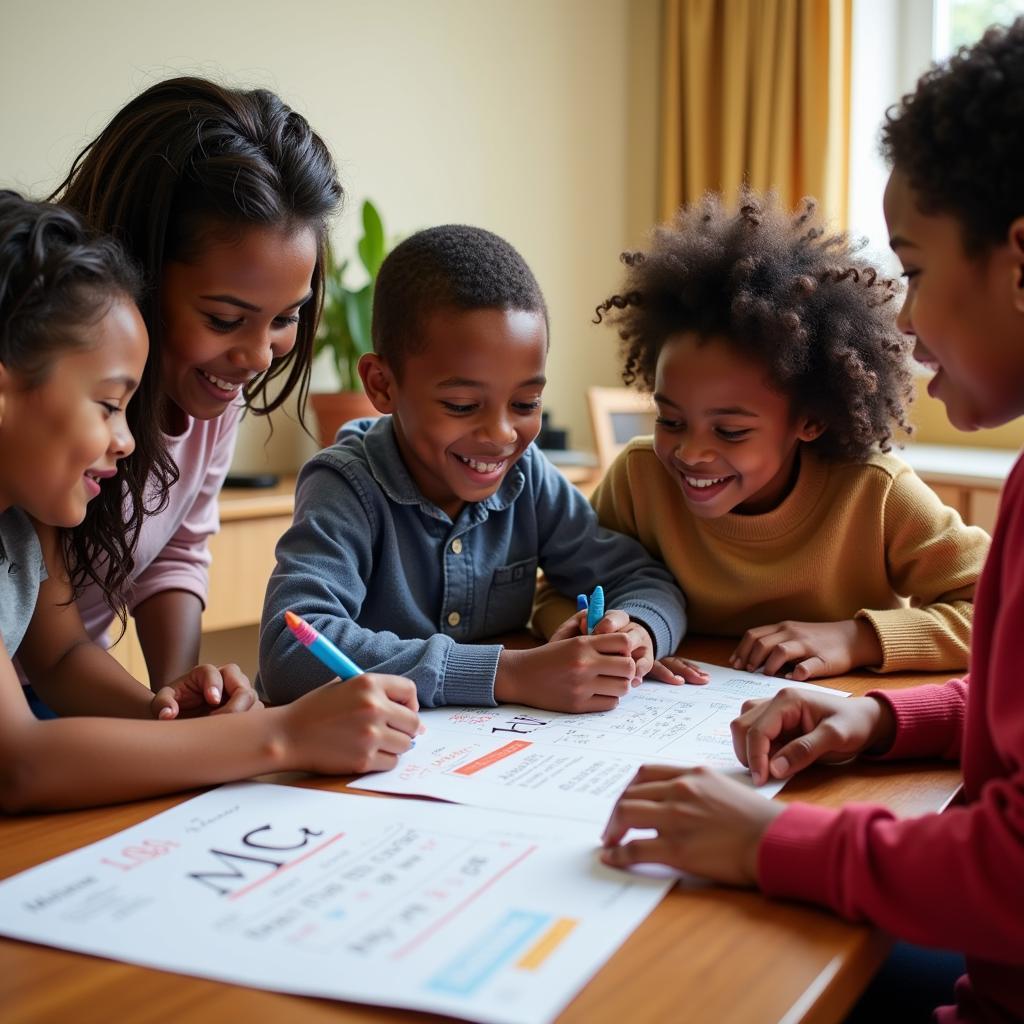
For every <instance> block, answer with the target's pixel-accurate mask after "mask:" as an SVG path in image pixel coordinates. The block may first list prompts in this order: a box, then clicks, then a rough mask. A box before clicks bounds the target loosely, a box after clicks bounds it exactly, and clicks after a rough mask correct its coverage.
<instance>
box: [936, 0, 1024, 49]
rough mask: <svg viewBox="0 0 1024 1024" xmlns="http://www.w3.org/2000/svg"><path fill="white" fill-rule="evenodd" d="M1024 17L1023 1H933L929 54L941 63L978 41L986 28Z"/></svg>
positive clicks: (1007, 23) (1006, 23)
mask: <svg viewBox="0 0 1024 1024" xmlns="http://www.w3.org/2000/svg"><path fill="white" fill-rule="evenodd" d="M1022 14H1024V0H935V18H934V21H933V22H932V52H933V54H934V57H935V59H936V60H944V59H945V58H946V57H948V56H949V55H950V54H951V53H953V52H954V51H956V50H957V49H959V47H961V46H969V45H970V44H971V43H973V42H974V41H975V40H977V39H980V38H981V36H982V34H983V33H984V31H985V29H987V28H988V27H989V26H990V25H1009V24H1010V22H1011V21H1013V20H1014V18H1018V17H1020V16H1021V15H1022Z"/></svg>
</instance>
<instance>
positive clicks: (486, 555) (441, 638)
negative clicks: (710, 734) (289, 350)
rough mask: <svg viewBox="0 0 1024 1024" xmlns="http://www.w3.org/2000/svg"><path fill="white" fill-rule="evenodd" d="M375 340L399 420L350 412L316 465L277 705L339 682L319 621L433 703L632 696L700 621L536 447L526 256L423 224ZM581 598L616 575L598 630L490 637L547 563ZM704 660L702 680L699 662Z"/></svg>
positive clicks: (521, 616)
mask: <svg viewBox="0 0 1024 1024" xmlns="http://www.w3.org/2000/svg"><path fill="white" fill-rule="evenodd" d="M373 341H374V352H373V353H372V354H369V355H365V356H363V357H362V360H361V361H360V365H359V371H360V376H361V377H362V380H363V384H364V386H365V389H366V393H367V395H368V396H369V398H370V400H371V401H372V402H373V404H374V406H375V408H377V409H378V410H379V411H380V412H381V413H383V414H384V415H383V416H382V417H381V418H380V419H378V420H363V421H358V422H356V423H354V424H349V425H347V426H346V427H345V428H343V429H342V430H341V431H340V432H339V436H338V440H337V442H336V443H335V444H334V445H333V446H331V447H330V448H326V449H324V450H323V451H321V452H320V453H319V454H317V455H316V456H314V457H313V459H312V460H310V462H309V463H307V465H306V466H305V467H304V468H303V470H302V472H301V474H300V475H299V479H298V484H297V488H296V495H295V518H294V522H293V525H292V526H291V528H290V529H289V530H288V531H287V532H286V533H285V535H284V536H283V537H282V538H281V541H280V542H279V544H278V546H277V568H276V569H275V571H274V573H273V575H272V576H271V579H270V584H269V587H268V590H267V595H266V602H265V605H264V609H263V622H262V626H261V629H260V680H261V685H262V688H263V690H264V692H265V694H266V695H267V696H268V697H269V698H270V700H272V701H274V702H275V703H282V702H286V701H290V700H294V699H295V698H296V697H298V696H300V695H301V694H303V693H306V692H308V691H309V690H311V689H313V688H314V687H317V686H321V685H323V684H324V683H326V682H328V680H329V679H330V677H331V674H330V672H329V670H327V669H326V668H324V667H323V666H322V665H321V664H320V662H319V661H318V660H317V659H315V658H312V657H310V656H309V653H308V652H307V651H305V650H302V649H301V646H300V645H299V643H298V642H297V641H296V639H295V638H294V637H293V636H292V634H291V632H290V631H289V630H288V629H287V628H286V626H285V623H284V612H285V611H286V610H288V609H291V610H292V611H294V612H296V613H297V614H298V615H301V616H302V617H303V618H304V619H305V620H306V621H307V622H309V624H310V625H312V626H313V627H314V628H315V629H317V630H319V632H320V633H322V634H323V635H324V636H326V637H328V638H329V639H330V640H332V641H333V642H334V643H335V644H337V646H338V647H340V648H341V649H342V650H343V651H345V653H346V654H348V655H349V656H350V657H351V658H352V659H353V661H355V662H356V664H358V665H360V666H361V667H362V668H364V669H365V670H367V671H375V672H389V673H394V674H398V675H404V676H407V677H408V678H410V679H412V680H413V681H414V682H415V683H416V687H417V690H418V692H419V700H420V704H421V705H422V706H424V707H434V706H437V705H440V704H478V705H493V704H495V703H496V702H514V703H522V704H530V705H533V706H535V707H541V708H548V709H551V710H563V711H601V710H607V709H608V708H611V707H614V706H615V704H616V703H617V701H618V698H619V697H621V696H622V695H623V694H625V693H626V692H628V689H629V687H630V685H631V684H635V683H637V682H639V680H640V678H642V677H643V676H644V675H645V674H648V673H651V674H652V675H654V676H655V677H656V678H659V679H661V680H662V681H665V682H671V683H681V682H683V681H684V677H682V676H677V675H673V674H672V673H671V672H670V671H669V670H668V669H667V668H664V667H662V666H655V659H656V658H658V657H661V656H663V655H665V654H670V653H672V652H673V651H674V650H675V648H676V646H677V645H678V644H679V642H680V640H681V639H682V636H683V633H684V631H685V622H686V620H685V609H684V600H683V595H682V593H681V592H680V591H679V589H678V588H677V586H676V584H675V582H674V580H673V578H672V575H671V574H670V573H669V572H668V571H667V570H666V569H665V567H664V566H663V565H662V564H661V563H660V562H658V561H656V560H655V559H653V558H652V557H651V556H650V555H648V553H647V552H646V551H645V549H644V548H643V547H642V546H641V545H640V544H639V543H638V542H637V541H635V540H633V539H632V538H629V537H626V536H624V535H622V534H618V533H613V532H612V531H610V530H607V529H604V528H602V527H601V526H599V525H598V523H597V519H596V517H595V515H594V512H593V510H592V509H591V507H590V505H589V503H588V502H587V501H586V500H585V499H584V498H583V496H582V495H581V494H580V493H579V491H577V490H576V489H575V488H574V487H573V486H572V485H571V484H569V483H568V482H567V481H566V480H565V478H564V477H563V476H562V475H561V474H560V473H559V472H558V471H557V470H556V469H555V468H554V467H553V466H552V465H551V464H550V463H549V462H548V461H547V459H546V458H545V457H544V456H543V455H542V454H541V452H540V451H539V449H538V448H537V447H536V446H535V445H534V444H533V440H534V438H535V437H536V436H537V433H538V431H539V429H540V413H541V394H542V392H543V389H544V383H545V378H544V364H545V361H546V358H547V349H548V325H547V309H546V306H545V303H544V299H543V296H542V295H541V291H540V288H539V286H538V285H537V282H536V280H535V278H534V276H533V274H532V273H531V272H530V269H529V267H527V265H526V263H525V262H524V261H523V259H522V257H521V256H520V255H519V254H518V253H517V252H516V251H515V249H513V248H512V246H511V245H509V244H508V243H507V242H505V241H504V240H503V239H501V238H499V237H497V236H496V235H493V234H491V233H490V232H488V231H483V230H481V229H479V228H472V227H465V226H459V225H450V226H445V227H438V228H432V229H429V230H427V231H421V232H418V233H417V234H415V235H413V236H412V237H410V238H408V239H406V240H405V241H404V242H402V243H401V244H400V245H399V246H398V247H397V248H395V250H394V251H393V252H392V253H391V254H390V255H389V256H388V258H387V259H386V260H385V261H384V264H383V266H382V267H381V269H380V273H379V275H378V278H377V284H376V296H375V301H374V310H373ZM538 567H540V568H542V569H543V570H544V572H545V575H546V576H547V579H548V580H549V581H550V582H551V583H552V585H554V586H555V587H556V588H558V589H560V590H562V591H564V592H565V593H567V594H576V593H577V592H584V591H585V592H588V593H589V592H590V591H591V590H592V589H593V587H594V586H595V585H597V584H599V583H600V584H602V585H603V586H604V588H605V591H606V594H607V603H608V607H609V608H611V609H614V610H613V611H610V612H609V613H608V614H607V615H606V616H605V618H604V619H603V620H602V622H601V623H600V625H599V627H598V628H597V629H596V630H595V633H594V635H589V636H587V635H580V628H579V619H578V617H573V618H572V619H570V620H568V621H567V622H566V623H565V625H564V626H563V628H562V629H560V630H559V631H558V633H557V634H556V635H555V636H554V637H552V639H551V641H549V642H548V643H547V644H545V645H544V646H542V647H538V648H535V649H532V650H510V649H508V648H505V647H503V646H502V645H501V644H500V643H493V642H492V643H486V642H484V643H482V642H481V641H486V640H487V639H488V638H493V637H496V636H499V635H501V634H506V633H509V632H512V631H515V630H522V629H524V628H525V627H526V625H527V623H528V621H529V617H530V609H531V606H532V602H533V594H534V588H535V585H536V577H537V569H538ZM686 670H690V671H693V672H694V674H695V678H696V677H697V676H698V675H699V670H697V669H695V668H693V669H684V671H686Z"/></svg>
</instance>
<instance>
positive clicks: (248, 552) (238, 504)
mask: <svg viewBox="0 0 1024 1024" xmlns="http://www.w3.org/2000/svg"><path fill="white" fill-rule="evenodd" d="M294 491H295V480H294V479H288V480H285V481H283V482H282V483H281V484H279V485H278V486H277V487H274V488H268V489H267V490H248V489H243V488H229V487H226V488H224V490H223V491H221V496H220V522H221V528H220V532H219V533H216V534H214V536H212V537H211V538H210V555H211V557H212V559H213V561H212V564H211V566H210V591H209V596H208V599H207V602H206V612H205V613H204V614H203V643H202V649H201V652H200V657H201V659H202V660H204V661H211V662H214V663H215V664H220V663H222V662H225V661H236V662H238V664H239V665H241V667H242V670H243V671H244V672H246V673H247V674H248V675H249V676H250V677H252V676H253V675H254V673H255V665H256V643H257V627H258V626H259V622H260V616H261V614H262V613H263V595H264V593H265V592H266V589H267V580H269V579H270V574H271V573H272V572H273V571H274V548H275V546H276V544H277V541H278V538H279V537H280V536H281V534H283V533H284V531H285V530H287V529H288V527H289V526H290V525H291V522H292V509H293V507H294V504H295V498H294ZM110 653H111V654H112V655H113V656H114V657H115V658H116V659H117V660H118V661H119V662H120V663H121V664H122V665H124V667H125V668H126V669H127V670H128V671H129V672H131V673H132V675H134V676H135V677H136V678H137V679H141V680H143V681H146V680H148V673H147V672H146V662H145V659H144V658H143V656H142V648H141V647H140V646H139V641H138V636H137V635H136V633H135V624H134V622H133V621H132V620H131V619H129V620H128V630H127V631H126V633H125V635H124V636H123V637H122V638H121V640H120V641H119V642H118V643H117V644H116V645H115V646H114V647H112V648H111V649H110Z"/></svg>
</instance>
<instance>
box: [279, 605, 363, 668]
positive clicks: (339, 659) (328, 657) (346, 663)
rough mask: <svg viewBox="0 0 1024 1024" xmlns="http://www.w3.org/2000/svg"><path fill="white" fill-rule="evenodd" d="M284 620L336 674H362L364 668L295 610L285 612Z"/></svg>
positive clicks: (299, 639)
mask: <svg viewBox="0 0 1024 1024" xmlns="http://www.w3.org/2000/svg"><path fill="white" fill-rule="evenodd" d="M284 621H285V622H286V623H288V628H289V629H290V630H291V631H292V632H293V633H294V634H295V637H296V639H297V640H298V641H299V643H300V644H302V645H303V646H304V647H305V648H306V650H308V651H309V652H310V654H315V655H316V656H317V657H318V658H319V659H320V661H322V662H323V663H324V664H325V665H326V666H327V667H328V668H329V669H330V670H331V671H332V672H333V673H335V675H337V676H339V677H340V678H342V679H351V678H352V677H353V676H361V675H362V674H363V670H362V669H361V668H360V667H359V666H358V665H357V664H356V663H355V662H354V661H353V660H352V659H351V658H349V657H348V656H347V655H344V654H342V653H341V651H339V650H338V648H337V647H335V646H334V644H332V643H331V641H330V640H328V639H327V637H325V636H321V635H320V633H318V632H317V631H316V630H315V629H314V628H313V627H312V626H311V625H310V624H309V623H308V622H307V621H306V620H305V619H303V618H300V617H299V616H298V615H296V614H295V612H285V613H284Z"/></svg>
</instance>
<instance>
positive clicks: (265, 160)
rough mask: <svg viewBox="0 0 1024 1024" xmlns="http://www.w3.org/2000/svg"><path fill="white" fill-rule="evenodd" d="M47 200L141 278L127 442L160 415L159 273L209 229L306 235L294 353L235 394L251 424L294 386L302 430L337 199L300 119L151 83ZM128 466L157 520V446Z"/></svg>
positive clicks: (162, 487) (278, 104)
mask: <svg viewBox="0 0 1024 1024" xmlns="http://www.w3.org/2000/svg"><path fill="white" fill-rule="evenodd" d="M50 198H51V199H55V200H57V201H58V202H60V203H61V204H62V205H65V206H69V207H72V208H73V209H75V210H77V211H78V212H79V213H80V214H81V215H82V216H83V217H84V218H85V219H86V221H88V223H89V224H91V225H92V226H93V227H94V228H96V229H97V230H98V231H104V232H108V233H110V234H112V235H113V236H114V237H115V238H116V239H118V241H120V242H121V243H122V244H123V245H124V246H125V247H126V248H127V249H128V251H129V253H130V254H131V255H132V256H133V257H134V258H135V259H136V260H137V261H138V263H139V264H140V265H141V266H142V268H143V271H144V273H145V278H146V280H145V284H146V289H145V292H144V294H143V296H142V301H141V302H140V308H141V310H142V315H143V318H144V319H145V321H146V327H147V328H148V329H149V339H150V349H149V360H148V362H147V363H146V372H145V374H144V375H143V379H142V383H141V384H140V386H139V390H138V393H137V395H136V397H135V400H134V401H133V402H132V404H131V406H130V407H129V412H130V416H129V420H128V426H129V428H130V429H131V430H132V432H133V433H136V431H137V428H138V427H139V426H140V425H141V421H142V420H144V419H147V418H154V417H156V416H157V413H158V410H160V409H161V408H162V402H163V393H162V391H161V386H160V353H161V341H162V324H161V317H160V287H161V280H162V278H163V268H164V264H166V263H168V262H170V261H172V260H182V261H187V260H189V259H190V258H192V257H193V256H194V255H195V254H196V253H197V252H198V251H200V250H201V249H202V247H203V244H204V241H205V240H206V239H208V238H209V237H210V236H211V234H213V235H215V234H216V233H217V232H218V231H229V232H230V231H237V230H238V229H242V228H245V227H248V226H250V225H258V226H262V227H284V228H297V227H307V226H308V227H311V228H312V229H313V230H314V231H315V232H316V236H317V243H318V244H317V259H316V266H315V267H314V270H313V280H312V289H313V297H312V299H310V301H309V302H307V303H306V304H305V305H304V306H302V307H301V309H300V310H299V314H298V315H299V324H298V329H297V336H296V342H295V347H294V348H293V349H292V350H291V352H289V353H288V354H287V355H285V356H282V357H280V358H277V359H274V361H273V362H272V363H271V365H270V368H269V369H268V370H267V371H266V372H265V373H263V374H261V375H260V376H258V377H257V378H256V379H255V380H252V381H250V382H249V383H248V384H247V385H246V386H245V388H244V389H243V395H244V397H245V401H246V404H247V406H248V408H249V409H250V410H251V411H252V412H253V413H255V414H256V415H265V414H268V413H271V412H273V411H274V410H275V409H277V408H279V407H280V406H281V405H283V404H284V402H285V401H287V399H288V398H289V396H290V395H291V394H292V392H293V391H295V390H296V389H298V399H299V401H298V407H299V421H300V423H302V424H303V426H305V422H304V415H303V411H304V408H305V400H306V395H307V393H308V390H309V376H310V369H311V366H312V362H313V342H314V337H315V335H316V328H317V324H318V323H319V320H320V312H321V310H322V308H323V294H324V266H325V263H326V252H327V248H326V247H327V221H328V219H329V217H330V216H331V215H332V214H333V213H335V212H336V211H337V210H338V209H339V208H340V206H341V202H342V198H343V191H342V187H341V184H340V182H339V181H338V174H337V169H336V167H335V165H334V160H333V159H332V157H331V154H330V151H329V150H328V149H327V146H326V144H325V143H324V141H323V140H322V139H321V138H320V136H319V135H317V134H316V132H314V131H313V130H312V128H310V126H309V123H308V122H307V121H306V119H305V118H304V117H302V115H301V114H298V113H296V112H295V111H294V110H292V109H291V108H290V107H288V106H286V105H285V104H284V103H283V102H282V101H281V100H280V99H279V98H278V97H277V96H276V95H274V93H272V92H269V91H267V90H266V89H252V90H248V91H243V90H240V89H230V88H227V87H225V86H221V85H218V84H216V83H215V82H210V81H207V80H205V79H202V78H172V79H169V80H167V81H165V82H160V83H158V84H157V85H154V86H151V87H150V88H149V89H147V90H146V91H145V92H143V93H141V94H140V95H138V96H136V97H135V99H133V100H131V101H130V102H129V103H128V104H127V105H126V106H124V107H123V108H122V109H121V110H120V111H118V113H117V114H115V115H114V117H113V119H112V120H111V121H110V123H109V124H108V125H107V127H106V128H104V129H103V131H102V132H101V133H100V134H99V136H97V138H96V139H94V140H93V141H92V142H91V143H89V145H88V146H86V147H85V149H83V150H82V152H81V153H79V154H78V156H77V157H76V159H75V161H74V163H73V164H72V167H71V171H70V172H69V173H68V176H67V178H65V179H64V181H63V182H62V183H61V184H60V185H59V186H58V188H57V189H56V191H55V192H54V193H53V195H52V196H51V197H50ZM281 378H283V380H281V381H280V382H279V379H281ZM158 441H159V438H158ZM127 461H132V462H134V463H139V464H142V465H144V466H145V467H147V469H148V470H149V472H150V473H152V475H153V477H154V480H153V495H154V500H153V501H152V504H151V507H150V508H149V509H148V510H147V512H148V513H153V512H156V511H159V510H160V509H161V508H163V507H164V506H165V505H166V500H167V499H166V492H167V489H168V488H169V486H170V485H171V483H173V481H174V480H175V479H176V471H175V467H174V466H173V464H172V463H171V461H170V458H169V456H168V455H167V453H166V451H165V450H164V447H163V444H162V442H161V443H158V444H157V445H156V446H155V447H153V446H149V445H145V444H141V443H136V448H135V451H134V452H133V453H132V454H131V455H130V456H129V458H128V460H127Z"/></svg>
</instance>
